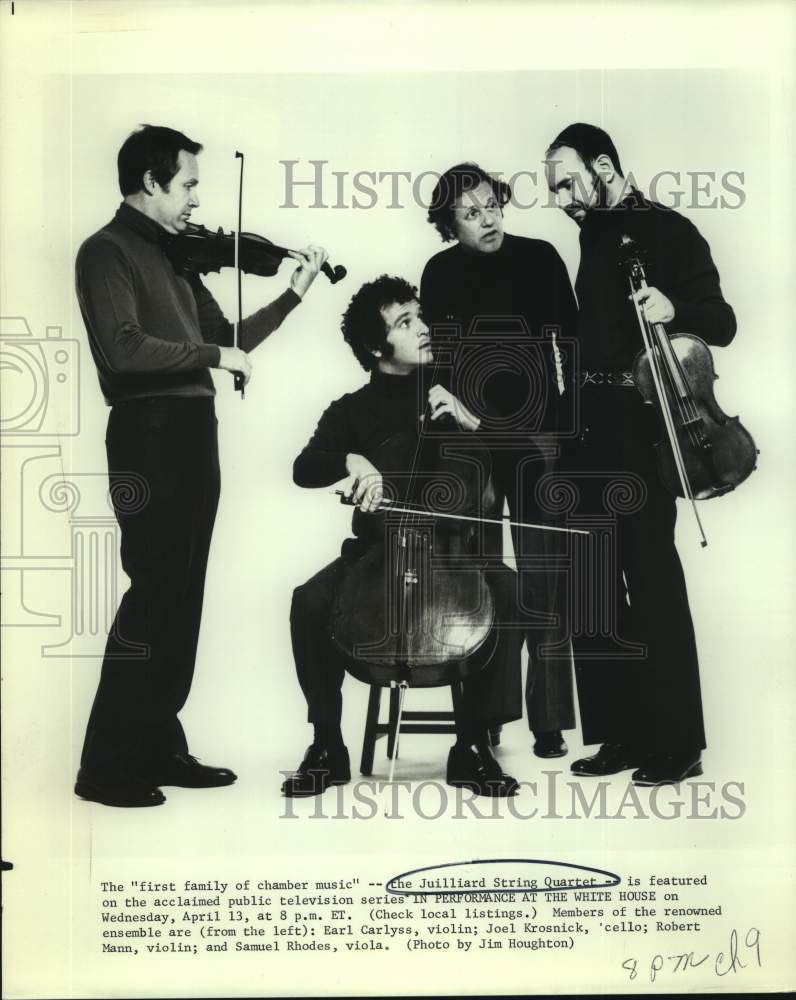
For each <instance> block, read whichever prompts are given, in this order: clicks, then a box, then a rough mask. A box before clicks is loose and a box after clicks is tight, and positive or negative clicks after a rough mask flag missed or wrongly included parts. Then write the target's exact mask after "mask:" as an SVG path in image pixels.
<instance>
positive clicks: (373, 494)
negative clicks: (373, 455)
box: [345, 452, 384, 514]
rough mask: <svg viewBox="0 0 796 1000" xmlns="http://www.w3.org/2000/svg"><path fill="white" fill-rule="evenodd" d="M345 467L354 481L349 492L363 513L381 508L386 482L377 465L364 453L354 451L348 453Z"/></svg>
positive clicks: (369, 512)
mask: <svg viewBox="0 0 796 1000" xmlns="http://www.w3.org/2000/svg"><path fill="white" fill-rule="evenodd" d="M345 467H346V471H347V472H348V474H349V476H351V478H352V480H353V482H352V484H351V488H350V490H348V491H347V492H348V494H349V496H350V498H351V499H352V500H353V501H354V503H355V504H358V506H359V509H360V510H361V511H362V513H363V514H372V513H373V512H374V511H376V510H378V509H379V506H380V504H381V501H382V499H383V498H384V483H383V482H382V478H381V473H380V472H379V470H378V469H377V468H376V466H375V465H374V464H373V463H372V462H369V461H368V460H367V459H366V458H365V456H364V455H356V454H354V453H353V452H351V453H349V454H348V455H346V459H345Z"/></svg>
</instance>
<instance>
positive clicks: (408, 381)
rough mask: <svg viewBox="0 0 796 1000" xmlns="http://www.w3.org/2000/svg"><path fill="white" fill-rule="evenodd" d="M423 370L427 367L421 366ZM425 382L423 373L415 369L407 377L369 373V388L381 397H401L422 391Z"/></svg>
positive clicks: (377, 371) (425, 377) (375, 372)
mask: <svg viewBox="0 0 796 1000" xmlns="http://www.w3.org/2000/svg"><path fill="white" fill-rule="evenodd" d="M423 367H424V368H425V367H427V366H423ZM426 381H427V376H426V373H425V371H423V372H418V370H417V369H415V371H413V372H409V374H408V375H389V374H387V373H385V372H380V371H379V370H378V369H375V368H374V370H373V371H372V372H371V373H370V387H371V388H372V389H373V390H374V391H375V392H377V393H379V394H380V395H383V396H403V395H410V394H412V393H417V392H418V390H419V389H420V390H421V391H422V388H423V385H424V384H425V382H426Z"/></svg>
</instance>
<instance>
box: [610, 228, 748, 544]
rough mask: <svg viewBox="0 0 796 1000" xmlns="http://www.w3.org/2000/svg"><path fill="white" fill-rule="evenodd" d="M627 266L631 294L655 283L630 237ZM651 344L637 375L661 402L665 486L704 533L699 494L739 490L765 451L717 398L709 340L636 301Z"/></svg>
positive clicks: (648, 398) (647, 394)
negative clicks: (685, 503) (670, 326)
mask: <svg viewBox="0 0 796 1000" xmlns="http://www.w3.org/2000/svg"><path fill="white" fill-rule="evenodd" d="M621 251H622V254H623V259H622V264H623V266H624V267H625V269H626V273H627V277H628V281H629V285H630V291H631V294H635V293H636V292H638V291H640V290H641V289H642V288H646V287H647V280H646V275H645V273H644V267H643V264H642V261H641V254H640V253H639V251H638V248H637V247H636V244H635V242H634V241H633V240H632V239H631V238H630V237H629V236H623V237H622V240H621ZM636 315H637V318H638V322H639V327H640V330H641V336H642V340H643V343H644V347H643V349H642V350H641V351H640V352H639V353H638V355H637V356H636V358H635V361H634V363H633V381H634V382H635V384H636V387H637V388H638V390H639V392H640V393H641V395H642V397H643V399H644V402H645V403H647V404H649V405H651V406H654V407H655V408H656V410H657V411H658V414H659V416H660V418H661V422H662V424H663V428H664V430H665V434H666V439H665V440H661V441H659V442H658V443H657V444H656V446H655V448H656V455H657V463H658V472H659V474H660V478H661V481H662V482H663V484H664V486H665V487H666V488H667V489H668V490H669V491H670V492H671V493H672V494H673V495H674V496H681V497H685V498H686V499H687V500H689V501H690V503H691V506H692V509H693V512H694V515H695V517H696V521H697V524H698V526H699V531H700V533H701V536H702V543H701V544H702V546H703V547H704V546H705V545H707V539H706V537H705V532H704V530H703V529H702V523H701V520H700V518H699V513H698V511H697V509H696V504H695V502H694V501H695V500H708V499H710V498H711V497H717V496H721V495H722V494H724V493H727V492H729V491H730V490H733V489H735V487H736V486H738V485H739V484H740V483H742V482H743V481H744V480H745V479H746V478H747V477H748V476H750V475H751V473H752V472H753V471H754V469H755V468H756V467H757V455H758V450H757V448H756V447H755V443H754V441H753V439H752V436H751V434H750V433H749V432H748V431H747V430H746V428H745V427H743V425H742V424H741V422H740V420H739V418H738V417H737V416H736V417H728V416H727V415H726V414H725V413H724V412H723V411H722V409H721V408H720V407H719V405H718V403H717V402H716V398H715V396H714V394H713V383H714V382H715V380H716V379H717V378H718V375H717V374H716V371H715V368H714V366H713V355H712V354H711V352H710V348H709V347H708V345H707V344H706V343H705V342H704V340H702V339H701V338H700V337H697V336H695V335H694V334H692V333H675V334H672V335H671V336H669V334H667V332H666V329H665V328H664V326H663V324H662V323H650V322H648V321H647V319H646V317H645V316H644V312H643V309H642V308H641V307H640V306H639V305H636Z"/></svg>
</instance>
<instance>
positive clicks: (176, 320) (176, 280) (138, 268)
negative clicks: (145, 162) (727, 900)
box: [75, 202, 301, 405]
mask: <svg viewBox="0 0 796 1000" xmlns="http://www.w3.org/2000/svg"><path fill="white" fill-rule="evenodd" d="M170 239H171V237H170V235H169V234H168V233H167V232H166V230H165V229H163V227H162V226H160V225H159V224H158V223H157V222H155V221H154V220H153V219H150V218H149V217H148V216H146V215H144V214H143V212H139V211H138V210H137V209H135V208H133V207H132V206H130V205H128V204H127V203H126V202H123V203H122V204H121V206H120V207H119V210H118V211H117V212H116V215H115V216H114V218H113V219H112V220H111V222H109V223H108V224H107V225H106V226H103V228H102V229H100V230H99V231H98V232H96V233H94V235H93V236H90V237H89V238H88V239H87V240H86V241H85V243H83V245H82V246H81V247H80V250H79V252H78V255H77V262H76V265H75V278H76V285H77V297H78V301H79V303H80V311H81V312H82V314H83V320H84V322H85V324H86V330H87V332H88V338H89V344H90V346H91V353H92V355H93V357H94V361H95V363H96V365H97V373H98V375H99V381H100V387H101V388H102V392H103V395H104V396H105V400H106V402H107V403H108V404H109V405H110V404H113V403H118V402H121V401H123V400H128V399H139V398H144V397H147V396H213V395H215V389H214V388H213V380H212V379H211V377H210V372H209V371H208V368H217V367H218V362H219V350H218V348H219V346H221V347H231V346H232V340H233V331H232V325H231V323H229V322H228V320H226V319H225V318H224V315H223V313H222V312H221V309H220V308H219V306H218V303H217V302H216V300H215V299H214V298H213V296H212V295H211V294H210V292H209V291H208V290H207V288H205V286H204V285H203V283H202V281H201V279H200V278H199V276H198V275H196V274H185V275H183V274H181V273H177V272H175V270H174V267H173V266H172V264H171V261H170V260H169V258H168V257H167V255H166V248H167V246H168V243H169V240H170ZM300 301H301V299H300V298H299V296H298V295H296V293H295V292H294V291H293V290H292V289H288V290H287V291H286V292H284V293H283V294H282V295H280V296H279V298H277V299H276V300H275V301H274V302H272V303H271V304H270V305H267V306H265V308H263V309H260V310H258V311H257V312H256V313H253V314H252V315H251V316H249V317H248V318H247V319H245V320H244V321H243V324H242V326H241V336H240V346H241V347H242V348H243V350H244V351H251V350H253V349H254V348H255V347H256V346H257V345H258V344H259V343H261V342H262V341H263V340H264V339H265V338H266V337H267V336H268V335H269V334H270V333H272V332H273V331H274V330H276V329H277V327H278V326H279V325H280V324H281V322H282V320H283V319H284V318H285V316H287V314H288V313H289V312H290V310H291V309H293V308H294V307H295V306H296V305H298V303H299V302H300Z"/></svg>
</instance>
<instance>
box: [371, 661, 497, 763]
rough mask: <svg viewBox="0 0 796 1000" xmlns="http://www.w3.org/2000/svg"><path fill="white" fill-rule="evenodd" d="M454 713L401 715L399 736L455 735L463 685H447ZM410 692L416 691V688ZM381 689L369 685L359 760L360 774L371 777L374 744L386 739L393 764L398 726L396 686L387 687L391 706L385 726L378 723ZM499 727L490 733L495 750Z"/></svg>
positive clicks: (459, 715)
mask: <svg viewBox="0 0 796 1000" xmlns="http://www.w3.org/2000/svg"><path fill="white" fill-rule="evenodd" d="M450 689H451V701H452V702H453V711H452V712H444V711H440V710H439V709H436V710H434V711H422V712H406V711H405V712H404V713H403V716H402V718H401V735H402V736H403V735H405V734H406V733H434V734H437V733H453V734H454V735H455V734H456V733H457V726H456V723H457V720H458V719H460V718H461V709H462V685H461V681H454V682H453V683H452V684H451V685H450ZM413 690H415V691H418V690H420V689H419V688H414V689H413ZM381 691H382V688H381V685H379V684H371V685H370V697H369V698H368V710H367V715H366V717H365V737H364V739H363V741H362V760H361V762H360V765H359V771H360V774H364V775H366V776H367V775H370V774H373V757H374V754H375V751H376V741H377V740H378V739H379V738H380V737H381V736H386V737H387V757H388V758H389V759H390V760H392V756H393V754H394V753H395V737H396V730H397V726H398V685H397V684H391V685H390V704H389V714H388V718H387V722H379V712H380V709H381ZM500 729H501V727H500V726H498V727H496V728H495V729H491V730H490V731H489V742H490V744H491V745H492V746H493V747H494V746H497V745H498V744H499V743H500Z"/></svg>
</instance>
